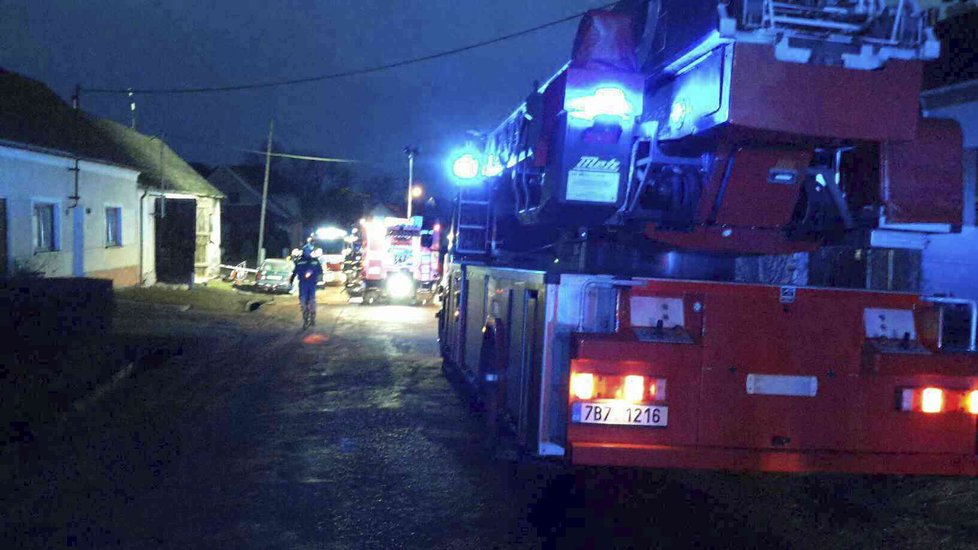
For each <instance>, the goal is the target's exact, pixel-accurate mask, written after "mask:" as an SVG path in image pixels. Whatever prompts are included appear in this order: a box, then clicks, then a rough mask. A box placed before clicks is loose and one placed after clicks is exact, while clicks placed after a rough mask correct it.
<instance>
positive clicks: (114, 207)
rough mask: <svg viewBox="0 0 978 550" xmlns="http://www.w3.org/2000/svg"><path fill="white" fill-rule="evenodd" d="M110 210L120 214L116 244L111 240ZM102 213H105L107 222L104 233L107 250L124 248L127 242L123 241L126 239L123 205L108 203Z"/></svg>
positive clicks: (118, 215)
mask: <svg viewBox="0 0 978 550" xmlns="http://www.w3.org/2000/svg"><path fill="white" fill-rule="evenodd" d="M110 210H115V211H117V212H118V214H117V220H118V221H117V223H118V229H117V240H116V241H115V242H114V241H110V240H109V211H110ZM102 211H103V212H104V213H105V217H104V218H103V219H104V220H105V233H104V234H105V248H121V247H122V246H124V245H125V241H124V240H123V239H125V232H124V231H123V230H122V221H123V217H124V214H123V208H122V205H121V204H109V203H106V204H105V205H104V207H103V209H102Z"/></svg>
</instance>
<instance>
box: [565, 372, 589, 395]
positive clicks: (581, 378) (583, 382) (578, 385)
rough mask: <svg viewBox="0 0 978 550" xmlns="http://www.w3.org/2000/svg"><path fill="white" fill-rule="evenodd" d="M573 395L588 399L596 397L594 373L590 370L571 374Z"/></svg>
mask: <svg viewBox="0 0 978 550" xmlns="http://www.w3.org/2000/svg"><path fill="white" fill-rule="evenodd" d="M571 395H573V396H574V397H576V398H578V399H580V400H582V401H586V400H588V399H591V398H592V397H594V375H593V374H591V373H590V372H575V373H573V374H572V375H571Z"/></svg>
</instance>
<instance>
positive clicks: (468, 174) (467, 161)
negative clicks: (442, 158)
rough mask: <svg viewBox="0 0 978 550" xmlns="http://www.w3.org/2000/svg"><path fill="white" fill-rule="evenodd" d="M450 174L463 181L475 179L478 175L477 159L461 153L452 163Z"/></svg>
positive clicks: (470, 154)
mask: <svg viewBox="0 0 978 550" xmlns="http://www.w3.org/2000/svg"><path fill="white" fill-rule="evenodd" d="M452 174H454V175H455V177H456V178H459V179H463V180H470V179H473V178H475V177H476V176H478V175H479V159H477V158H476V156H475V155H474V154H472V153H463V154H462V155H460V156H459V157H458V158H456V159H455V160H454V161H453V162H452Z"/></svg>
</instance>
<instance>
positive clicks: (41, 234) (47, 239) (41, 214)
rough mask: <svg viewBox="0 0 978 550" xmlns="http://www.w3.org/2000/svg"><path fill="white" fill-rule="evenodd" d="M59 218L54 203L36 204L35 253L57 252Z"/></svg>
mask: <svg viewBox="0 0 978 550" xmlns="http://www.w3.org/2000/svg"><path fill="white" fill-rule="evenodd" d="M56 223H57V217H56V216H55V205H54V204H53V203H34V252H50V251H52V250H57V249H58V247H57V245H58V240H57V238H56V235H55V230H56V229H57V227H56V225H55V224H56Z"/></svg>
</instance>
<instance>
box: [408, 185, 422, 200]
mask: <svg viewBox="0 0 978 550" xmlns="http://www.w3.org/2000/svg"><path fill="white" fill-rule="evenodd" d="M421 195H424V188H423V187H421V186H420V185H415V186H414V187H412V188H411V198H415V199H420V198H421Z"/></svg>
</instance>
